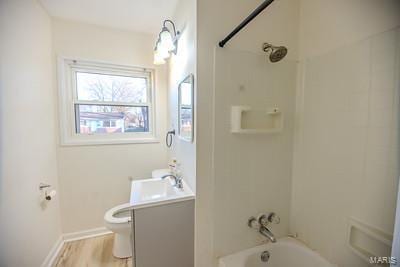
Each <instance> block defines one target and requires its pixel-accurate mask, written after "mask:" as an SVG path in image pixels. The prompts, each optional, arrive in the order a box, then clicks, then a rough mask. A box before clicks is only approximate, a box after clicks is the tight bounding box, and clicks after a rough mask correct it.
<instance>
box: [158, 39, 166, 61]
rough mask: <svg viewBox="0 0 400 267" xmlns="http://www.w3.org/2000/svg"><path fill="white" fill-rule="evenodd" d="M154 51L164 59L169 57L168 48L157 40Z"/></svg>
mask: <svg viewBox="0 0 400 267" xmlns="http://www.w3.org/2000/svg"><path fill="white" fill-rule="evenodd" d="M156 53H157V54H158V56H159V57H161V58H163V59H166V58H169V52H168V49H167V48H166V47H164V46H163V45H162V44H161V42H159V43H158V44H157V49H156Z"/></svg>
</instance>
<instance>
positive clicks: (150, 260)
mask: <svg viewBox="0 0 400 267" xmlns="http://www.w3.org/2000/svg"><path fill="white" fill-rule="evenodd" d="M134 214H135V226H134V229H135V233H134V239H135V242H134V243H135V249H134V251H135V255H134V261H135V263H136V265H135V267H193V266H194V200H188V201H182V202H176V203H171V204H168V205H162V206H157V207H148V208H143V209H138V210H135V211H134Z"/></svg>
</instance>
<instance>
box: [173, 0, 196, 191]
mask: <svg viewBox="0 0 400 267" xmlns="http://www.w3.org/2000/svg"><path fill="white" fill-rule="evenodd" d="M173 21H174V23H175V26H176V27H177V30H179V31H180V32H181V36H180V37H179V41H178V52H177V54H176V55H172V57H171V59H170V60H169V66H168V74H169V75H168V76H169V77H168V98H169V112H168V115H169V124H168V127H169V128H170V129H175V130H176V133H178V86H179V83H180V82H181V81H182V80H183V79H185V78H186V77H187V76H188V75H189V74H194V75H195V74H196V47H195V46H196V1H193V0H190V1H188V0H181V1H179V2H178V4H177V8H176V10H175V14H174V16H173ZM196 79H197V77H196V75H195V76H194V80H195V81H194V84H195V88H196V83H197V81H196ZM195 91H196V90H195ZM195 95H196V93H195ZM194 103H196V101H194ZM194 110H195V116H196V109H194ZM194 123H196V118H195V119H194ZM194 130H195V131H196V127H195V128H194ZM170 157H175V158H177V160H178V161H179V162H180V163H181V170H182V174H183V177H184V179H185V180H186V181H187V182H188V184H189V186H190V187H191V189H192V190H193V191H195V190H196V138H195V139H194V142H192V143H191V142H187V141H184V140H182V139H180V138H179V137H178V136H177V135H176V136H175V139H174V142H173V146H172V147H171V153H170Z"/></svg>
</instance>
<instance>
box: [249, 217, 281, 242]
mask: <svg viewBox="0 0 400 267" xmlns="http://www.w3.org/2000/svg"><path fill="white" fill-rule="evenodd" d="M279 222H280V218H279V217H278V215H276V214H275V213H274V212H270V213H267V214H262V215H260V216H258V219H256V218H255V217H250V218H249V220H248V222H247V224H248V226H249V227H250V228H256V229H257V230H258V232H259V233H260V234H262V235H263V236H265V237H266V238H268V240H269V241H271V242H272V243H275V242H276V238H275V236H274V234H273V233H272V232H271V231H270V230H269V229H268V227H267V226H268V225H269V224H270V223H275V224H278V223H279Z"/></svg>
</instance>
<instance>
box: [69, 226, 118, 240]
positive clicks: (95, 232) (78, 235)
mask: <svg viewBox="0 0 400 267" xmlns="http://www.w3.org/2000/svg"><path fill="white" fill-rule="evenodd" d="M111 233H112V232H111V231H110V230H108V229H107V228H105V227H99V228H93V229H89V230H84V231H79V232H73V233H67V234H64V235H63V239H64V242H66V243H67V242H72V241H77V240H81V239H86V238H91V237H96V236H102V235H107V234H111Z"/></svg>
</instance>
